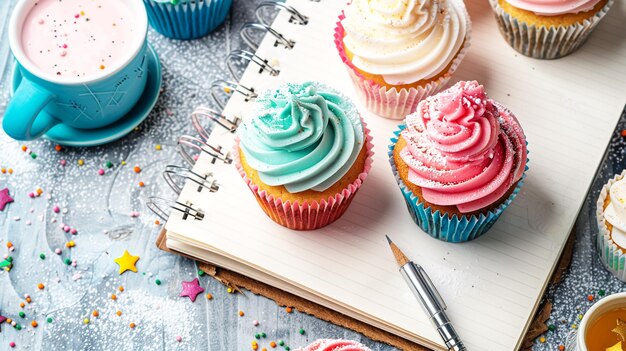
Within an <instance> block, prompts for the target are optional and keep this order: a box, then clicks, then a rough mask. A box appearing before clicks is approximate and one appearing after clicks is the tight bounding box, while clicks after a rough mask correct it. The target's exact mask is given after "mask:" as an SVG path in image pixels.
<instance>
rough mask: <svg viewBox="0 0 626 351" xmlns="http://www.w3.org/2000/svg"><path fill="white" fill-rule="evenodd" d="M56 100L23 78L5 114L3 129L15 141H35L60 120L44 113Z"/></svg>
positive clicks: (52, 95)
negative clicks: (50, 103) (53, 100)
mask: <svg viewBox="0 0 626 351" xmlns="http://www.w3.org/2000/svg"><path fill="white" fill-rule="evenodd" d="M53 98H54V94H52V93H51V92H50V91H48V90H47V89H45V88H43V87H41V86H40V85H39V84H37V83H33V82H31V81H30V80H28V79H26V78H23V79H22V82H21V83H20V86H19V87H18V88H17V90H16V91H15V94H13V98H12V99H11V102H9V106H8V107H7V110H6V112H5V114H4V119H3V121H2V127H3V128H4V131H5V132H6V133H7V134H8V135H9V136H10V137H11V138H13V139H17V140H33V139H36V138H39V137H40V136H42V135H43V134H44V133H45V132H47V131H48V130H49V129H50V128H52V127H54V126H55V125H57V124H58V123H60V121H59V120H57V119H56V118H54V117H52V116H50V114H48V113H45V112H43V113H42V110H43V108H44V107H45V106H46V105H47V104H48V103H49V102H50V101H51V100H52V99H53Z"/></svg>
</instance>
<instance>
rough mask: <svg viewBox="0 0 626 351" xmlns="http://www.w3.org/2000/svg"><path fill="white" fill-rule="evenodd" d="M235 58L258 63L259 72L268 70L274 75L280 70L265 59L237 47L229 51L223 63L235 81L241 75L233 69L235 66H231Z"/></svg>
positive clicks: (239, 78)
mask: <svg viewBox="0 0 626 351" xmlns="http://www.w3.org/2000/svg"><path fill="white" fill-rule="evenodd" d="M235 58H240V59H243V60H247V61H250V63H255V64H257V65H259V67H261V70H260V71H259V73H263V71H269V73H270V75H271V76H274V77H275V76H277V75H278V74H279V73H280V71H279V70H277V69H276V68H274V67H272V66H271V65H270V64H269V63H268V61H267V60H265V59H262V58H260V57H259V56H257V55H255V54H253V53H251V52H250V51H247V50H239V49H237V50H233V51H231V52H230V53H229V54H228V56H226V58H225V59H224V63H225V64H226V68H228V72H230V76H231V77H232V78H233V79H234V80H235V81H237V82H238V81H240V80H241V77H240V76H239V75H238V74H237V72H236V71H237V70H236V69H235V67H233V62H232V61H233V59H235Z"/></svg>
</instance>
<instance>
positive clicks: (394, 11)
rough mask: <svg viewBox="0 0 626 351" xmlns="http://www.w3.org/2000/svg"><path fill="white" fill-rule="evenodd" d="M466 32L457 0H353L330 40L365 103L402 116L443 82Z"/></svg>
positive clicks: (467, 26) (386, 114)
mask: <svg viewBox="0 0 626 351" xmlns="http://www.w3.org/2000/svg"><path fill="white" fill-rule="evenodd" d="M470 32H471V31H470V20H469V15H468V14H467V10H466V9H465V5H464V4H463V1H462V0H421V1H418V0H407V1H402V2H397V5H390V4H389V2H388V1H381V0H353V1H352V2H351V3H350V4H349V5H348V6H347V7H346V9H345V10H344V14H342V15H341V17H340V21H339V22H338V23H337V28H336V29H335V45H336V46H337V50H338V51H339V56H340V57H341V59H342V61H343V62H344V64H345V65H346V66H347V68H348V72H349V73H350V77H351V78H352V81H353V82H354V84H355V86H356V88H357V92H358V94H359V95H360V98H361V99H362V100H363V101H364V102H365V105H366V106H367V108H368V109H369V110H371V111H372V112H374V113H376V114H378V115H380V116H382V117H386V118H392V119H402V118H404V117H405V116H406V115H407V114H409V113H411V112H413V111H415V107H416V106H417V103H418V102H419V101H420V100H422V99H423V98H425V97H426V96H428V95H431V94H434V93H436V92H437V91H439V90H440V89H441V88H442V87H443V86H444V85H445V84H446V83H447V82H448V80H449V79H450V75H451V74H452V73H454V71H455V70H456V68H457V67H458V65H459V63H460V62H461V60H462V59H463V57H464V56H465V54H466V52H467V49H468V47H469V43H470V36H471V35H470Z"/></svg>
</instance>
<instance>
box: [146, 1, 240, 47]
mask: <svg viewBox="0 0 626 351" xmlns="http://www.w3.org/2000/svg"><path fill="white" fill-rule="evenodd" d="M143 3H144V5H145V6H146V11H147V12H148V20H149V22H150V25H151V26H152V28H154V29H155V30H156V31H157V32H159V33H161V34H163V35H164V36H166V37H168V38H172V39H183V40H188V39H196V38H200V37H203V36H205V35H207V34H209V33H210V32H211V31H213V30H214V29H215V28H217V26H219V25H220V24H222V22H224V20H225V19H226V16H227V15H228V11H229V10H230V6H231V5H232V0H181V1H180V2H179V3H178V4H172V3H171V2H169V1H167V2H160V1H155V0H143Z"/></svg>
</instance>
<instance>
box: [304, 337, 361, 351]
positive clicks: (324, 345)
mask: <svg viewBox="0 0 626 351" xmlns="http://www.w3.org/2000/svg"><path fill="white" fill-rule="evenodd" d="M295 351H372V350H370V349H369V348H368V347H367V346H365V345H362V344H359V343H358V342H356V341H350V340H332V339H320V340H317V341H316V342H314V343H312V344H311V345H309V346H307V347H305V348H303V349H296V350H295Z"/></svg>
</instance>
